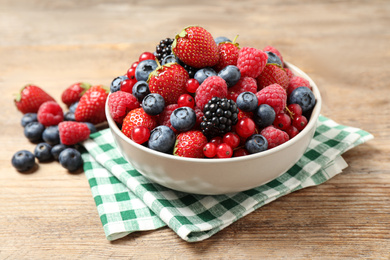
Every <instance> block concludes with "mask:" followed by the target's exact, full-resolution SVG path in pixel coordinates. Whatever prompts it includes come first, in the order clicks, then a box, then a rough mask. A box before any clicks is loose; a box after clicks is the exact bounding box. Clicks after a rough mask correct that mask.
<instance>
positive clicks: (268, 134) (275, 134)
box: [260, 126, 290, 149]
mask: <svg viewBox="0 0 390 260" xmlns="http://www.w3.org/2000/svg"><path fill="white" fill-rule="evenodd" d="M260 134H261V135H262V136H264V137H265V139H267V142H268V149H271V148H274V147H276V146H278V145H281V144H282V143H285V142H287V141H288V140H289V139H290V138H289V136H288V134H287V133H286V132H284V131H282V130H279V129H277V128H275V127H274V126H267V127H266V128H264V129H263V130H262V131H261V133H260Z"/></svg>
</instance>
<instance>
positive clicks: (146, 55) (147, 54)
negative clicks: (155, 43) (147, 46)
mask: <svg viewBox="0 0 390 260" xmlns="http://www.w3.org/2000/svg"><path fill="white" fill-rule="evenodd" d="M154 59H156V57H155V56H154V54H153V53H151V52H148V51H145V52H143V53H142V54H141V55H140V56H139V59H138V61H139V62H141V61H143V60H154Z"/></svg>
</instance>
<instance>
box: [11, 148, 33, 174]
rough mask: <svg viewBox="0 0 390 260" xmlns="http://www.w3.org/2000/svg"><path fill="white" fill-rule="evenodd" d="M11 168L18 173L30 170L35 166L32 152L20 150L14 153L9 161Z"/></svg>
mask: <svg viewBox="0 0 390 260" xmlns="http://www.w3.org/2000/svg"><path fill="white" fill-rule="evenodd" d="M11 163H12V166H13V167H15V169H16V170H18V171H20V172H25V171H28V170H31V169H32V168H33V167H34V165H35V157H34V155H33V154H32V152H30V151H27V150H21V151H18V152H16V153H15V154H14V155H13V156H12V159H11Z"/></svg>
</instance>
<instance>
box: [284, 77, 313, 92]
mask: <svg viewBox="0 0 390 260" xmlns="http://www.w3.org/2000/svg"><path fill="white" fill-rule="evenodd" d="M299 87H308V88H310V90H312V88H311V86H310V82H309V81H308V80H307V79H305V78H302V77H299V76H294V77H293V78H292V79H291V80H290V82H289V84H288V87H287V95H290V94H291V92H293V91H294V89H296V88H299Z"/></svg>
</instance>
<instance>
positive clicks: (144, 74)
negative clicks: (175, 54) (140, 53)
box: [135, 60, 157, 81]
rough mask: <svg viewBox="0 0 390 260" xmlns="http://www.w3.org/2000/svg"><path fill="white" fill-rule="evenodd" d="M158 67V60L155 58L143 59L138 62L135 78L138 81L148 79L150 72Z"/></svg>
mask: <svg viewBox="0 0 390 260" xmlns="http://www.w3.org/2000/svg"><path fill="white" fill-rule="evenodd" d="M156 68H157V62H156V61H155V60H143V61H141V62H140V63H138V65H137V68H136V69H135V78H136V79H137V81H141V80H142V81H147V80H148V78H149V74H150V73H151V72H152V71H154V70H155V69H156Z"/></svg>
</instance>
